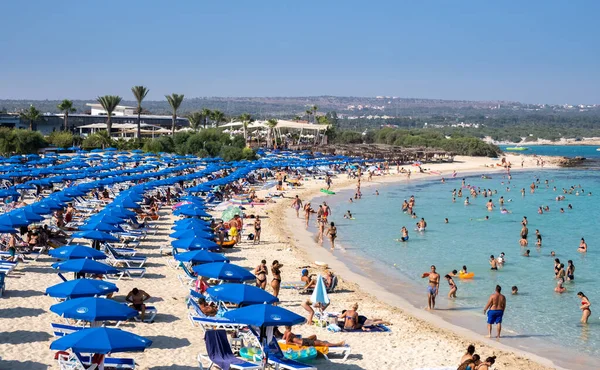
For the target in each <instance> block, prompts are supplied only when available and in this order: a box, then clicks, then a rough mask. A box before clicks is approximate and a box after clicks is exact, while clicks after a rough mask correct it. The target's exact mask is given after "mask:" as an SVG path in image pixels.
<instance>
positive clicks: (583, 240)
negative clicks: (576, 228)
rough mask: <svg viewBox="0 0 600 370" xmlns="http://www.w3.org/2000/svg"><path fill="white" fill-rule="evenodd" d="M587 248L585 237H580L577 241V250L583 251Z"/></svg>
mask: <svg viewBox="0 0 600 370" xmlns="http://www.w3.org/2000/svg"><path fill="white" fill-rule="evenodd" d="M587 250H588V245H587V243H586V242H585V239H583V238H581V242H580V243H579V248H577V252H580V253H585V252H587Z"/></svg>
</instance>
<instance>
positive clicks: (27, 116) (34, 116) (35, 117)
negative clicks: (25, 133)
mask: <svg viewBox="0 0 600 370" xmlns="http://www.w3.org/2000/svg"><path fill="white" fill-rule="evenodd" d="M19 117H20V118H21V119H22V120H24V121H28V122H29V131H33V123H34V122H36V121H39V120H41V119H42V117H43V116H42V112H40V111H39V110H37V109H36V108H35V107H34V106H33V105H30V106H29V109H27V110H26V111H24V112H21V113H20V114H19Z"/></svg>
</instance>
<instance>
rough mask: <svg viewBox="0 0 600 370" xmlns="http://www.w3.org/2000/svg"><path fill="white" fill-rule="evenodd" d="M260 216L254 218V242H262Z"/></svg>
mask: <svg viewBox="0 0 600 370" xmlns="http://www.w3.org/2000/svg"><path fill="white" fill-rule="evenodd" d="M260 222H261V221H260V216H256V218H255V219H254V241H253V243H252V244H260V229H261V226H260Z"/></svg>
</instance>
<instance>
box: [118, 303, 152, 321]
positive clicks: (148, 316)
mask: <svg viewBox="0 0 600 370" xmlns="http://www.w3.org/2000/svg"><path fill="white" fill-rule="evenodd" d="M124 304H125V305H126V304H127V303H124ZM144 314H145V315H146V317H145V318H144V322H154V318H155V317H156V315H157V314H158V310H157V309H156V307H154V306H148V305H146V311H144ZM133 319H134V320H135V321H138V322H139V321H142V319H141V317H140V316H136V317H134V318H133Z"/></svg>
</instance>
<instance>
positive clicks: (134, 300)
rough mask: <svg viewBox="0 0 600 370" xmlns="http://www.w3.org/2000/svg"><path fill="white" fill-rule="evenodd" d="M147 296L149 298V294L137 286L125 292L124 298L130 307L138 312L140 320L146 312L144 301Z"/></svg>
mask: <svg viewBox="0 0 600 370" xmlns="http://www.w3.org/2000/svg"><path fill="white" fill-rule="evenodd" d="M149 298H151V297H150V294H148V293H146V292H145V291H143V290H139V289H138V288H133V289H132V290H131V292H129V294H127V297H126V298H125V300H126V301H127V302H130V303H131V307H132V308H133V309H135V310H137V311H138V312H140V318H141V320H142V321H144V314H145V313H146V305H145V304H144V302H145V301H146V300H148V299H149Z"/></svg>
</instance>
